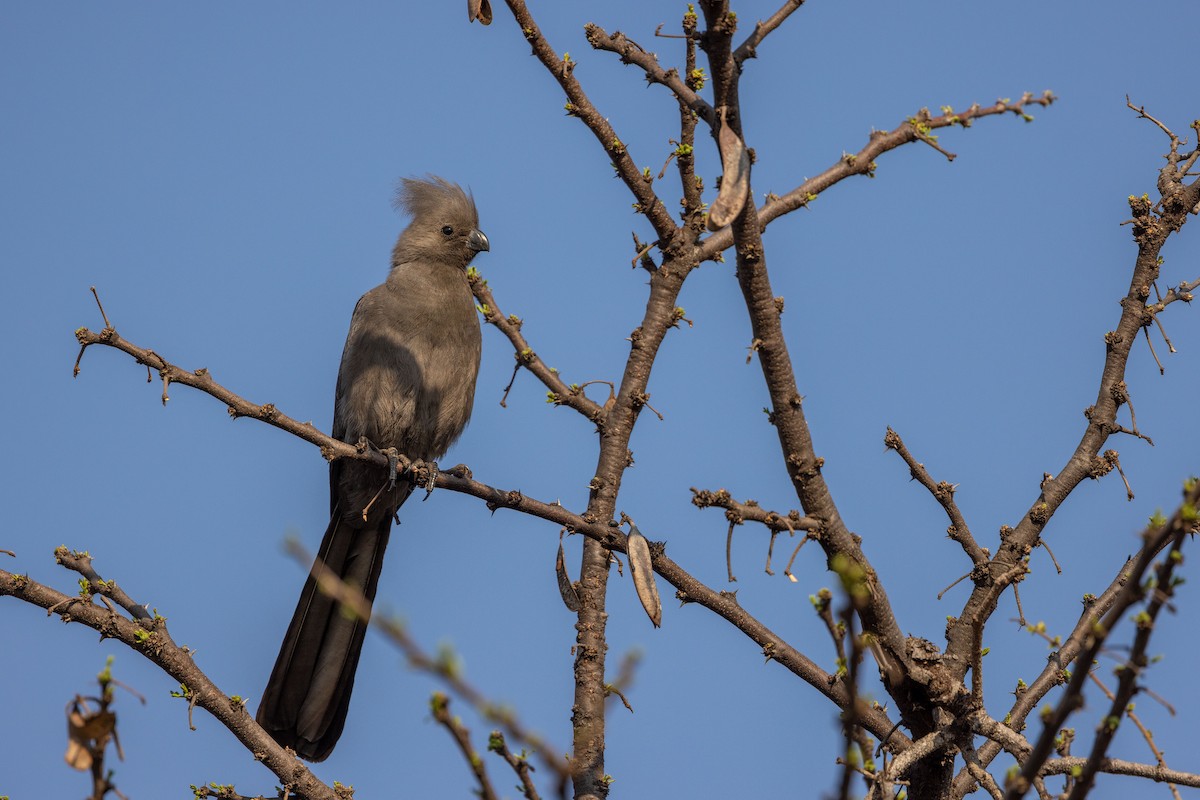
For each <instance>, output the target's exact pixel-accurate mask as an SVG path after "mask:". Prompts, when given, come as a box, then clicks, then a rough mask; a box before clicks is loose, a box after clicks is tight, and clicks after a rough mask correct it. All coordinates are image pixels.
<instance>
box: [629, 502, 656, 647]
mask: <svg viewBox="0 0 1200 800" xmlns="http://www.w3.org/2000/svg"><path fill="white" fill-rule="evenodd" d="M629 573H630V575H632V576H633V588H635V589H636V590H637V596H638V599H639V600H641V601H642V608H644V609H646V615H647V616H649V617H650V621H651V622H653V623H654V627H656V628H657V627H658V626H660V625H661V624H662V602H661V601H660V600H659V599H658V587H657V586H656V585H655V584H654V567H653V566H652V565H651V563H650V543H649V542H647V541H646V537H645V536H642V532H641V531H639V530H638V529H637V526H636V525H632V524H631V525H630V526H629Z"/></svg>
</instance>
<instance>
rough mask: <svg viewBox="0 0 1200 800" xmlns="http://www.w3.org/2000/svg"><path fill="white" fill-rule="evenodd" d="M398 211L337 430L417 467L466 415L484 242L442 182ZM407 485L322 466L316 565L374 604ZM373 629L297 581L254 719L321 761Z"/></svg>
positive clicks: (405, 199) (337, 403)
mask: <svg viewBox="0 0 1200 800" xmlns="http://www.w3.org/2000/svg"><path fill="white" fill-rule="evenodd" d="M396 205H397V207H398V208H400V209H402V210H403V211H405V212H407V213H408V214H409V215H410V216H411V217H412V222H410V223H409V226H408V227H407V228H406V229H405V230H404V232H403V233H401V234H400V238H399V239H398V240H397V242H396V247H395V249H394V250H393V251H392V268H391V271H390V272H389V273H388V276H387V280H385V281H384V282H383V284H382V285H380V286H376V287H375V288H374V289H372V290H371V291H369V292H367V293H366V294H365V295H363V296H362V298H361V299H360V300H359V301H358V305H356V306H355V307H354V315H353V317H352V318H351V320H350V333H349V334H348V335H347V337H346V347H345V350H343V352H342V364H341V367H340V369H339V370H338V378H337V393H336V396H335V399H334V406H333V435H334V436H335V437H336V438H338V439H341V440H342V441H344V442H350V443H355V442H358V441H359V439H360V438H361V437H366V439H367V441H369V442H370V443H371V444H372V445H374V446H375V447H376V448H379V449H381V450H383V449H386V448H395V449H396V450H398V451H399V452H400V453H402V454H404V455H406V456H408V457H409V458H412V459H422V460H425V461H432V460H434V459H437V458H440V457H441V456H442V454H443V453H445V452H446V450H447V449H448V448H449V447H450V445H451V444H452V443H453V442H454V440H455V439H457V438H458V436H459V434H461V433H462V432H463V428H465V427H466V425H467V421H468V420H469V419H470V418H471V406H472V403H473V401H474V398H475V379H476V377H477V376H478V374H479V352H480V335H479V317H478V315H477V314H476V311H475V299H474V297H473V296H472V295H471V288H470V286H469V285H468V284H467V265H468V264H470V263H471V259H473V258H474V257H475V254H476V253H478V252H479V251H481V250H488V249H489V247H488V240H487V237H486V236H484V235H483V233H482V232H481V231H480V230H479V215H478V213H477V212H476V210H475V202H474V200H473V199H472V198H471V197H470V196H469V195H468V194H466V193H465V192H464V191H463V190H462V189H461V188H459V187H458V186H456V185H455V184H453V183H449V182H447V181H445V180H442V179H441V178H438V177H434V176H430V177H429V178H428V179H425V180H417V179H411V178H406V179H405V180H403V181H402V182H401V186H400V189H399V192H398V193H397V199H396ZM412 490H413V484H412V483H411V482H410V481H406V480H403V479H400V480H397V481H393V480H392V479H391V476H390V475H389V470H388V469H387V468H385V467H379V466H376V465H374V464H368V463H365V462H361V461H345V462H343V461H334V462H333V463H331V464H330V466H329V506H330V520H329V527H328V528H327V529H326V531H325V538H324V539H322V541H321V549H320V551H319V554H318V556H317V557H318V559H319V560H320V561H321V562H323V563H324V564H325V566H327V567H329V568H330V569H331V570H333V571H334V572H335V573H336V574H338V575H340V576H341V578H342V580H344V581H345V582H346V583H347V584H349V585H351V586H353V587H354V588H357V589H359V590H360V591H361V592H362V593H363V595H364V596H365V597H366V598H367V600H368V601H370V600H373V599H374V597H375V589H376V586H377V585H378V583H379V571H380V568H381V567H382V566H383V551H384V548H386V547H387V542H388V534H389V533H390V532H391V527H392V518H393V516H394V515H395V513H396V510H397V509H398V508H399V507H400V506H401V505H402V504H403V503H404V501H405V500H406V499H408V496H409V494H411V493H412ZM366 628H367V623H366V622H363V621H357V620H354V619H351V618H350V617H349V616H347V615H346V614H344V613H342V612H341V610H340V609H339V608H338V604H337V603H336V602H335V601H334V600H332V599H331V598H330V597H329V596H327V595H325V594H322V593H321V591H320V590H319V589H318V588H317V584H316V582H315V581H314V580H313V578H312V576H309V578H308V580H307V581H306V582H305V584H304V591H303V592H301V594H300V602H299V603H297V605H296V611H295V614H294V615H293V616H292V622H291V625H289V626H288V630H287V634H286V635H285V636H284V639H283V646H282V647H281V648H280V651H279V657H278V659H277V660H276V661H275V668H274V670H272V672H271V678H270V680H269V681H268V683H267V688H266V691H265V692H264V693H263V699H262V704H261V705H260V706H259V708H258V717H257V718H258V723H259V724H260V725H262V726H263V728H265V729H266V730H267V732H269V733H270V734H271V736H272V737H274V739H275V741H277V742H279V743H280V744H282V745H285V746H287V747H291V748H292V749H293V750H295V751H296V753H297V755H299V756H300V757H301V758H305V759H308V760H310V761H323V760H324V759H325V758H326V757H327V756H328V755H329V754H330V752H332V750H333V747H334V745H335V744H337V740H338V737H339V736H341V733H342V727H343V726H344V725H345V722H346V710H347V708H348V707H349V704H350V691H351V689H352V688H353V687H354V671H355V669H356V668H357V666H358V657H359V653H360V652H361V651H362V645H363V636H364V635H365V634H366Z"/></svg>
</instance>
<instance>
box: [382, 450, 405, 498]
mask: <svg viewBox="0 0 1200 800" xmlns="http://www.w3.org/2000/svg"><path fill="white" fill-rule="evenodd" d="M379 452H380V453H382V454H383V455H385V456H387V460H388V491H389V492H390V491H391V490H392V489H395V488H396V473H397V471H398V468H399V464H400V452H399V451H398V450H396V448H394V447H388V448H386V449H384V450H380V451H379Z"/></svg>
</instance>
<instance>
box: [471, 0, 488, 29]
mask: <svg viewBox="0 0 1200 800" xmlns="http://www.w3.org/2000/svg"><path fill="white" fill-rule="evenodd" d="M467 19H468V20H469V21H471V22H474V21H475V20H479V21H480V22H481V23H483V24H484V25H491V24H492V4H491V0H467Z"/></svg>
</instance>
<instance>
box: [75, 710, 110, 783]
mask: <svg viewBox="0 0 1200 800" xmlns="http://www.w3.org/2000/svg"><path fill="white" fill-rule="evenodd" d="M116 727H117V715H116V714H114V713H113V712H111V711H97V712H90V711H88V710H87V706H86V705H81V704H80V703H79V701H75V702H73V703H71V705H70V708H69V710H68V711H67V739H68V741H67V752H66V754H65V755H64V756H63V758H65V759H66V762H67V763H68V764H70V765H71V767H73V768H74V769H77V770H79V771H80V772H86V771H87V770H89V769H91V768H92V748H94V747H97V746H100V747H103V746H104V745H106V744H107V743H108V738H109V737H110V736H112V733H113V729H115V728H116Z"/></svg>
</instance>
